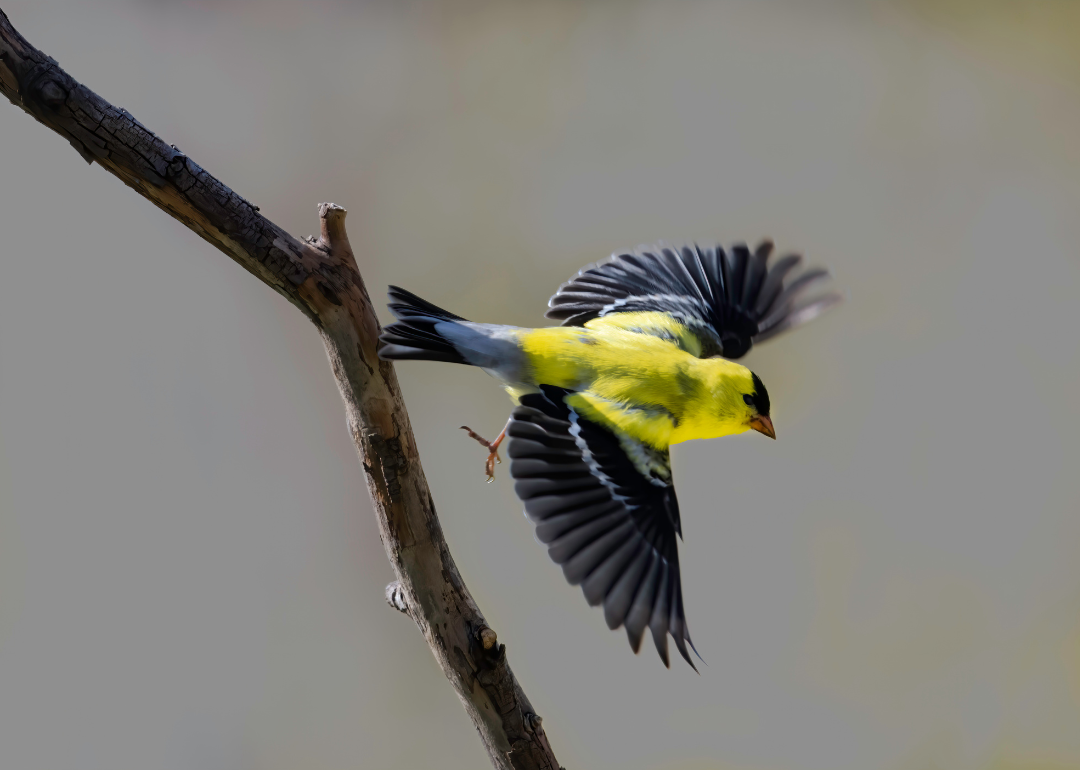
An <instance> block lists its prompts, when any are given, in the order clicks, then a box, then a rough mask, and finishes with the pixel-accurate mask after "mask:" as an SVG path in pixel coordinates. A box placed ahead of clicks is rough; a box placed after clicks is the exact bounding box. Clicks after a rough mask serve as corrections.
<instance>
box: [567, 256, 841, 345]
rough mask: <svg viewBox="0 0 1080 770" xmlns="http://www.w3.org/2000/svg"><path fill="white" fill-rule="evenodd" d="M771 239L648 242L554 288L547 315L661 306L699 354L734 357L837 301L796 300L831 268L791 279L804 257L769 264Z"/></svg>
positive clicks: (583, 315) (576, 316)
mask: <svg viewBox="0 0 1080 770" xmlns="http://www.w3.org/2000/svg"><path fill="white" fill-rule="evenodd" d="M772 254H773V243H772V241H769V240H764V241H762V242H761V243H759V244H758V245H757V247H756V248H754V250H753V251H751V250H750V248H749V247H748V246H747V245H746V244H744V243H738V244H735V245H734V246H732V247H731V248H730V249H729V250H726V251H725V250H724V248H723V247H722V246H719V245H717V246H715V247H711V248H704V249H703V248H701V247H699V246H696V245H695V246H683V247H681V248H678V249H674V248H671V247H668V246H657V247H645V248H641V249H639V250H638V251H636V252H630V253H625V254H615V255H612V257H611V259H609V260H608V261H607V262H601V263H597V264H595V265H589V266H588V267H586V268H584V269H582V270H581V271H580V272H579V273H578V274H577V275H576V276H575V277H574V278H572V279H571V280H569V281H567V282H566V283H564V284H563V285H562V286H560V287H559V290H558V291H557V292H556V293H555V295H554V296H553V297H552V298H551V300H550V302H549V303H548V306H549V310H548V312H547V316H548V318H554V319H557V320H560V321H562V322H563V324H564V325H569V326H575V325H577V326H580V325H582V324H584V323H586V322H588V321H590V320H592V319H594V318H600V317H602V316H605V315H611V314H614V313H621V312H640V311H654V312H663V313H666V314H668V315H670V316H671V317H673V318H674V319H676V320H678V321H679V322H680V323H682V324H684V325H685V326H686V327H687V328H688V329H690V330H691V333H692V334H693V335H695V337H696V338H697V340H698V343H699V347H700V350H701V355H702V356H703V357H707V356H712V355H722V356H725V357H726V358H739V357H741V356H743V355H745V354H746V352H747V351H748V350H750V348H751V347H752V346H753V344H754V343H756V342H762V341H764V340H766V339H768V338H769V337H774V336H776V335H777V334H779V333H780V332H782V331H786V330H788V329H791V328H793V327H795V326H798V325H800V324H803V323H806V322H807V321H809V320H810V319H811V318H813V317H815V316H817V315H819V314H820V313H821V312H823V311H824V310H826V309H828V308H829V307H831V306H832V305H834V304H836V303H837V302H838V301H840V299H841V295H840V294H838V293H835V292H833V293H829V294H825V295H822V296H819V297H815V298H813V299H812V300H811V301H810V302H808V303H804V304H799V303H798V298H799V296H800V295H801V293H802V292H803V291H805V290H806V289H807V288H808V287H809V286H810V285H812V284H815V283H816V282H818V281H820V280H822V279H824V278H825V277H827V276H828V272H827V271H825V270H822V269H820V268H813V269H810V270H807V271H805V272H803V273H801V274H796V275H794V276H793V277H790V280H789V276H790V274H791V273H792V271H793V270H795V268H797V267H798V266H799V265H800V263H801V261H802V258H801V257H799V256H798V255H794V254H789V255H786V256H784V257H782V258H780V259H778V260H775V261H774V262H772V263H771V264H770V259H771V257H772Z"/></svg>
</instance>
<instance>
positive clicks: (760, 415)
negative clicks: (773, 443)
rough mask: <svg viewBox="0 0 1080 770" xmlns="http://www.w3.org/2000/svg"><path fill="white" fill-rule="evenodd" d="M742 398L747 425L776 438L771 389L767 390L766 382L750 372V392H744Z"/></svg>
mask: <svg viewBox="0 0 1080 770" xmlns="http://www.w3.org/2000/svg"><path fill="white" fill-rule="evenodd" d="M747 371H748V372H749V371H750V370H749V369H747ZM742 400H743V405H744V406H745V407H746V423H747V425H749V426H750V427H751V428H753V429H754V430H756V431H757V432H758V433H764V434H765V435H766V436H768V437H769V438H773V439H774V438H776V431H775V430H773V424H772V418H771V417H769V391H767V390H765V383H763V382H762V381H761V378H760V377H758V376H757V375H756V374H754V373H753V372H750V389H749V392H746V393H743V394H742Z"/></svg>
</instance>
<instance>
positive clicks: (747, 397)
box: [742, 394, 754, 406]
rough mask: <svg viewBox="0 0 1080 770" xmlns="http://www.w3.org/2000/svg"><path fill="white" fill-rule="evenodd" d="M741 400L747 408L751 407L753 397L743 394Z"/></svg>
mask: <svg viewBox="0 0 1080 770" xmlns="http://www.w3.org/2000/svg"><path fill="white" fill-rule="evenodd" d="M742 400H743V401H745V402H746V405H747V406H753V405H754V397H753V396H751V395H749V394H744V395H743V397H742Z"/></svg>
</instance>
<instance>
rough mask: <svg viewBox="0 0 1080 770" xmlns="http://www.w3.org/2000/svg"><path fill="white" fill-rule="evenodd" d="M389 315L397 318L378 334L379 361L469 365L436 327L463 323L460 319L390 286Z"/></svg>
mask: <svg viewBox="0 0 1080 770" xmlns="http://www.w3.org/2000/svg"><path fill="white" fill-rule="evenodd" d="M389 293H390V304H389V307H390V312H391V313H393V314H394V317H395V318H397V319H398V320H397V322H396V323H392V324H390V325H389V326H387V327H386V328H385V329H383V331H382V334H381V335H379V342H380V343H381V344H380V347H379V358H382V359H384V360H387V361H396V360H404V359H411V360H420V361H447V362H449V363H452V364H467V363H468V361H466V360H465V359H464V358H463V357H462V355H461V354H460V353H459V352H458V351H457V349H456V348H455V347H454V346H453V344H452V343H451V342H450V341H449V340H447V339H446V338H444V337H443V336H442V335H441V334H439V332H438V331H436V328H435V327H436V325H437V324H440V323H446V322H447V321H450V322H453V321H464V320H465V319H464V318H462V317H461V316H458V315H454V314H453V313H450V312H447V311H446V310H443V309H442V308H441V307H437V306H435V305H433V304H431V303H430V302H428V301H427V300H423V299H420V298H419V297H417V296H416V295H415V294H413V293H412V292H410V291H405V289H402V288H400V287H398V286H391V287H390V292H389Z"/></svg>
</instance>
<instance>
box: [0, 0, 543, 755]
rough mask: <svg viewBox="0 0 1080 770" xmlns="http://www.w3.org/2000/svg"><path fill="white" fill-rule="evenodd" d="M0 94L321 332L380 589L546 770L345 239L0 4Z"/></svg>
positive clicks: (500, 742)
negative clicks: (61, 51)
mask: <svg viewBox="0 0 1080 770" xmlns="http://www.w3.org/2000/svg"><path fill="white" fill-rule="evenodd" d="M0 92H2V93H3V94H4V96H6V97H7V98H8V99H9V100H10V101H11V102H12V104H15V105H16V106H18V107H21V108H22V109H23V110H25V111H26V112H28V113H30V114H31V115H32V116H33V117H35V118H36V119H37V120H38V121H40V122H41V123H42V124H44V125H45V126H47V127H49V128H51V129H52V130H53V131H55V132H56V133H58V134H60V135H61V136H62V137H64V138H65V139H66V140H67V141H68V142H69V143H70V144H71V145H72V146H73V147H74V148H75V149H76V150H77V151H78V153H79V155H81V156H82V157H83V158H84V159H85V160H86V161H87V162H89V163H94V162H96V163H98V164H100V165H101V166H102V167H103V168H104V169H106V170H107V171H109V172H111V173H112V174H114V175H115V176H118V177H119V178H120V179H121V180H122V181H123V182H124V184H126V185H128V186H129V187H131V188H132V189H134V190H135V191H136V192H138V193H139V194H140V195H142V196H144V197H145V198H147V199H148V200H149V201H150V202H151V203H153V204H154V205H155V206H157V207H158V208H161V209H163V210H164V211H166V212H167V213H168V214H169V215H171V216H172V217H174V218H176V219H178V220H180V221H181V222H183V223H184V224H185V225H187V226H188V227H189V228H191V229H192V230H194V231H195V232H196V233H198V234H199V235H200V236H202V237H203V238H204V239H206V240H207V241H209V242H210V243H211V244H213V245H214V246H216V247H217V248H218V249H220V250H221V251H223V252H225V254H227V255H228V256H229V257H231V258H232V259H233V260H235V261H236V262H238V263H240V264H241V265H242V266H243V267H244V268H245V269H247V270H248V271H249V272H251V273H252V274H254V275H255V276H257V277H258V278H259V279H260V280H261V281H263V283H266V284H268V285H269V286H270V287H271V288H273V289H274V290H275V291H277V292H278V293H279V294H281V295H283V296H284V297H285V298H286V299H288V300H289V301H290V302H291V303H292V304H293V305H295V306H296V307H297V308H299V310H300V311H301V312H302V313H304V314H305V315H306V316H307V317H308V318H310V319H311V321H312V322H313V323H314V324H315V326H316V327H317V328H318V330H319V333H320V334H321V335H322V339H323V343H324V344H325V345H326V352H327V355H328V356H329V358H330V364H331V366H332V367H333V370H334V377H335V378H336V379H337V383H338V387H339V389H340V390H341V396H342V398H343V399H344V401H345V411H346V414H347V417H348V424H349V428H350V430H351V432H352V436H353V441H354V442H355V443H356V449H357V452H358V453H359V455H360V462H361V463H362V464H363V466H364V471H365V473H366V476H367V483H368V489H369V490H370V491H371V497H372V500H373V502H374V505H375V512H376V514H377V516H378V518H379V530H380V533H381V535H382V541H383V546H384V547H385V549H386V555H387V556H388V557H389V559H390V563H391V564H392V565H393V567H394V572H395V573H396V575H397V578H398V580H397V583H395V584H393V585H392V586H391V587H389V588H392V589H393V590H392V591H391V590H389V589H388V592H387V596H388V599H389V600H390V601H391V604H392V606H394V607H396V608H397V609H400V610H402V611H403V612H406V613H407V614H408V615H409V616H410V617H412V619H413V620H414V621H415V622H416V625H417V626H418V627H419V628H420V630H421V632H422V633H423V634H424V638H425V639H427V642H428V645H429V646H430V648H431V652H432V654H434V656H435V659H436V660H437V661H438V662H439V665H440V666H441V667H442V670H443V672H444V673H445V674H446V677H447V679H449V680H450V683H451V684H452V685H453V687H454V689H455V690H456V691H457V693H458V696H459V697H460V698H461V701H462V703H463V704H464V706H465V710H466V711H467V712H468V713H469V716H470V717H471V718H472V720H473V723H474V724H475V725H476V728H477V731H478V732H479V733H480V737H481V739H482V740H483V742H484V745H485V747H486V748H487V751H488V754H489V756H490V757H491V761H492V764H494V766H495V767H497V768H518V769H519V770H525V769H526V768H528V769H529V770H533V769H536V770H541V769H543V770H555V768H557V767H558V763H557V762H556V761H555V757H554V754H553V753H552V751H551V747H550V745H549V744H548V741H547V738H546V736H545V734H544V730H543V728H542V727H541V720H540V718H539V717H538V716H537V715H536V714H535V713H534V712H533V709H532V706H531V705H530V704H529V700H528V698H526V697H525V693H524V692H522V690H521V687H520V686H519V685H518V683H517V680H516V679H515V678H514V674H513V672H512V671H511V670H510V666H509V664H508V663H507V660H506V651H505V647H504V646H503V645H501V644H498V642H497V639H496V636H495V632H494V631H492V630H491V629H490V628H489V627H488V625H487V622H486V621H485V620H484V616H483V615H482V614H481V612H480V610H479V608H478V607H477V606H476V603H475V602H474V601H473V599H472V596H470V595H469V591H468V589H467V588H466V587H465V583H464V582H463V581H462V579H461V575H460V574H459V573H458V570H457V567H456V566H455V565H454V560H453V558H451V556H450V551H449V549H448V547H447V544H446V540H445V539H444V538H443V534H442V527H441V526H440V524H439V519H438V516H437V515H436V513H435V505H434V503H433V502H432V499H431V494H430V492H429V491H428V486H427V481H426V479H425V478H424V471H423V469H422V468H421V466H420V458H419V456H418V455H417V449H416V442H415V440H414V439H413V435H412V428H411V427H410V425H409V417H408V414H407V413H406V411H405V404H404V403H403V402H402V398H401V391H400V390H399V388H398V383H397V377H396V376H395V374H394V369H393V367H392V366H391V365H390V364H389V363H387V362H385V361H380V360H379V358H378V356H377V355H376V344H377V341H378V335H379V322H378V320H377V318H376V316H375V313H374V310H373V308H372V305H371V299H370V298H369V297H368V293H367V289H366V288H365V287H364V281H363V279H362V278H361V277H360V271H359V270H358V268H357V265H356V259H355V257H354V255H353V252H352V248H351V246H350V245H349V239H348V236H347V235H346V233H345V224H344V222H345V209H343V208H341V207H339V206H335V205H334V204H330V203H323V204H320V206H319V217H320V220H321V236H320V237H319V238H318V239H314V240H312V241H304V240H300V239H297V238H294V237H293V236H292V235H290V234H289V233H287V232H285V231H284V230H282V229H281V228H280V227H278V226H277V225H275V224H274V223H273V222H271V221H270V220H268V219H266V218H265V217H263V216H262V215H261V214H260V213H259V209H258V207H256V206H253V205H252V204H251V203H249V202H248V201H246V200H245V199H244V198H242V197H241V196H239V195H237V194H236V193H235V192H233V191H232V190H230V189H229V188H228V187H226V186H225V185H224V184H222V183H221V182H220V181H218V180H217V179H216V178H214V177H213V176H211V175H210V174H209V173H207V172H206V171H205V170H204V169H203V168H201V167H200V166H199V165H198V164H196V163H195V162H194V161H192V160H191V159H190V158H188V157H187V156H186V155H185V154H184V153H182V152H181V151H180V150H178V149H177V148H176V147H174V146H171V145H169V144H166V143H165V142H164V141H162V140H161V139H159V138H158V137H157V136H156V135H155V134H154V133H153V132H151V131H150V130H149V129H148V128H146V127H145V126H143V125H142V124H141V123H139V121H137V120H136V119H135V118H134V117H133V116H132V115H131V114H130V113H129V112H127V111H126V110H124V109H122V108H117V107H114V106H113V105H111V104H109V103H108V102H106V101H105V100H104V99H102V98H101V97H100V96H98V95H97V94H95V93H94V92H93V91H91V90H90V89H88V88H86V87H85V86H83V85H81V84H79V83H78V82H76V81H75V80H74V79H73V78H72V77H71V76H70V75H68V74H67V73H66V72H64V70H62V69H61V68H60V66H59V64H57V62H56V61H55V60H53V59H51V58H49V57H48V56H46V55H45V54H43V53H42V52H41V51H38V50H37V49H36V48H34V47H33V46H31V45H30V44H29V43H27V42H26V40H24V39H23V37H22V36H21V35H19V33H18V32H16V31H15V29H14V28H13V27H12V26H11V23H10V22H9V21H8V18H7V16H6V15H5V14H4V12H3V11H2V10H0Z"/></svg>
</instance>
